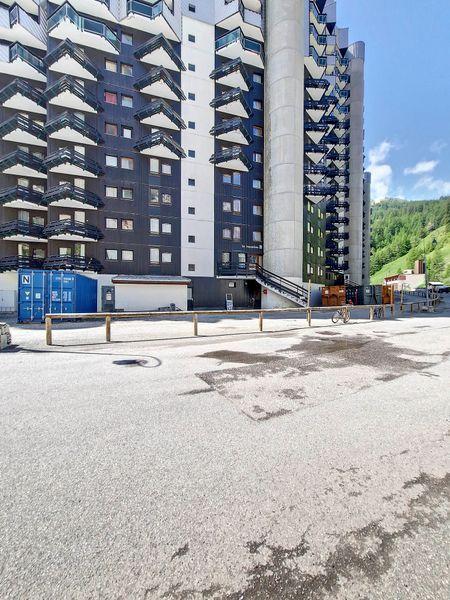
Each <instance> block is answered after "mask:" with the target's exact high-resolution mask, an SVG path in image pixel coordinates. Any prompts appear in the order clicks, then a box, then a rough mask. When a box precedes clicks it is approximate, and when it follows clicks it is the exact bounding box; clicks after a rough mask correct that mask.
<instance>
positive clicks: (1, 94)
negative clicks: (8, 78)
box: [0, 79, 47, 115]
mask: <svg viewBox="0 0 450 600" xmlns="http://www.w3.org/2000/svg"><path fill="white" fill-rule="evenodd" d="M0 104H1V105H2V106H4V107H5V108H12V109H14V110H20V111H22V112H27V113H28V112H31V113H37V114H40V115H45V114H46V113H47V103H46V101H45V98H44V95H43V93H42V91H41V90H38V89H36V88H34V87H33V86H32V85H30V84H29V83H28V82H26V81H22V80H21V79H14V81H12V82H11V83H9V84H8V85H7V86H5V87H4V88H3V89H2V90H0Z"/></svg>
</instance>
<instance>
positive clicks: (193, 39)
mask: <svg viewBox="0 0 450 600" xmlns="http://www.w3.org/2000/svg"><path fill="white" fill-rule="evenodd" d="M188 41H189V42H192V43H193V44H195V35H192V33H190V34H189V35H188Z"/></svg>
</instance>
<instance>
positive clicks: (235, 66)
mask: <svg viewBox="0 0 450 600" xmlns="http://www.w3.org/2000/svg"><path fill="white" fill-rule="evenodd" d="M237 71H239V72H240V74H241V76H242V78H243V79H244V81H245V84H246V86H247V88H248V89H251V88H252V87H253V85H252V80H251V77H250V75H249V73H248V71H247V69H246V67H245V65H244V63H243V62H242V59H241V58H235V59H234V60H230V61H229V62H226V63H224V64H223V65H221V66H220V67H218V68H217V69H214V71H213V72H212V73H211V75H210V77H211V79H214V80H216V81H217V80H220V79H221V78H222V77H226V76H227V75H231V73H236V72H237Z"/></svg>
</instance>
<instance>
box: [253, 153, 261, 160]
mask: <svg viewBox="0 0 450 600" xmlns="http://www.w3.org/2000/svg"><path fill="white" fill-rule="evenodd" d="M253 162H255V163H262V154H261V152H253Z"/></svg>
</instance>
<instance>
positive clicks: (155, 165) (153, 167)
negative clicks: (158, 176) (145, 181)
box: [150, 158, 159, 173]
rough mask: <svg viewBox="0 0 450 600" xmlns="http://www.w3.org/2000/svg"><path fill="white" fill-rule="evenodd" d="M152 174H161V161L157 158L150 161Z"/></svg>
mask: <svg viewBox="0 0 450 600" xmlns="http://www.w3.org/2000/svg"><path fill="white" fill-rule="evenodd" d="M150 173H159V160H158V159H157V158H151V159H150Z"/></svg>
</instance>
